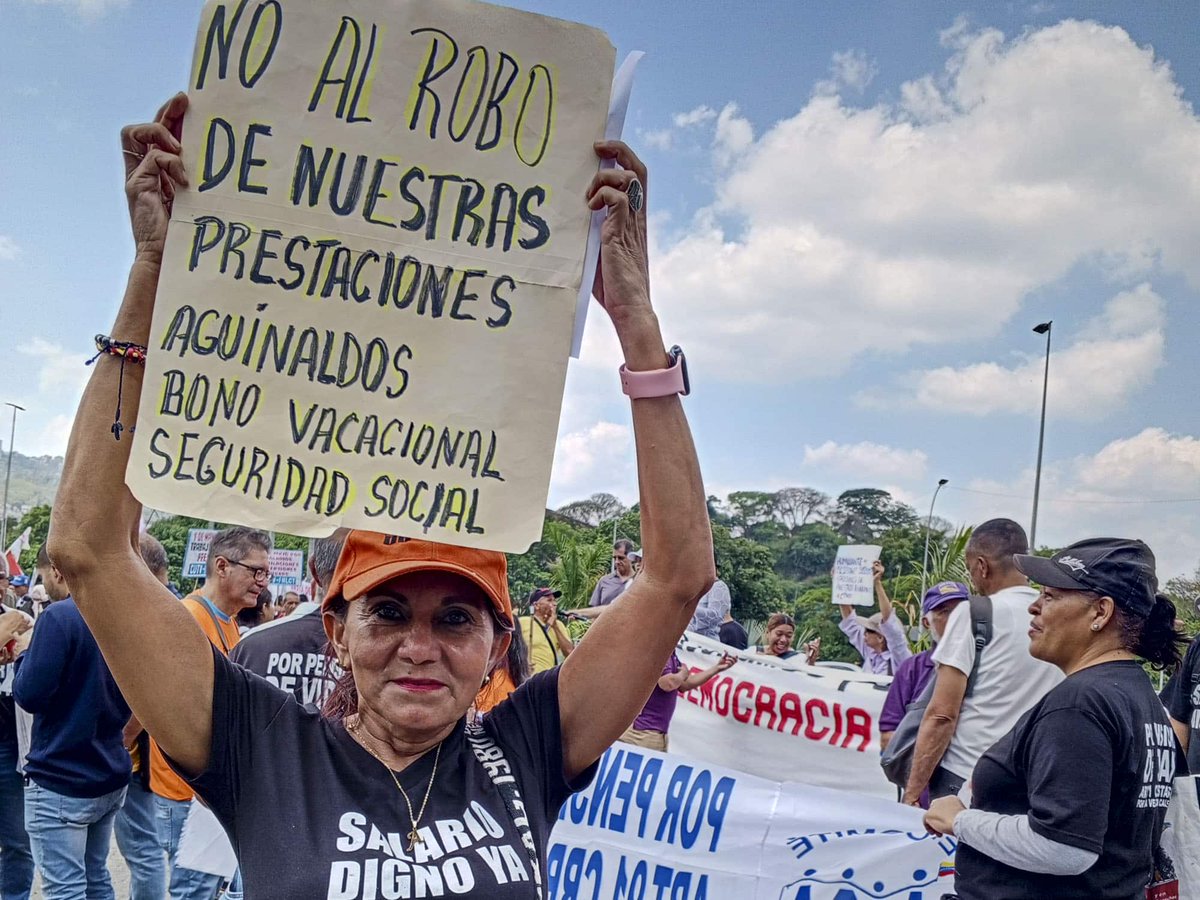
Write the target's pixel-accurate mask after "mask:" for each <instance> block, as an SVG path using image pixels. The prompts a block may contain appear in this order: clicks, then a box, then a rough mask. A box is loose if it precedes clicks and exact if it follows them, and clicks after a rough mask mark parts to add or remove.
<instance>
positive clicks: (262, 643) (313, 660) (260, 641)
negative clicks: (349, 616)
mask: <svg viewBox="0 0 1200 900" xmlns="http://www.w3.org/2000/svg"><path fill="white" fill-rule="evenodd" d="M327 643H328V639H327V638H326V637H325V626H324V624H323V623H322V621H321V610H320V609H319V608H315V609H313V610H312V611H311V612H308V613H304V614H303V615H297V614H296V613H293V614H292V615H290V616H288V617H287V618H286V619H276V620H275V621H273V622H268V623H267V624H265V625H260V626H259V627H258V628H254V629H252V630H251V631H249V632H248V633H247V634H246V635H244V636H243V637H242V639H241V640H240V641H238V642H237V646H236V647H234V648H233V649H232V650H230V651H229V658H230V659H231V660H233V661H234V662H235V663H237V664H238V665H239V666H245V667H246V668H247V669H249V670H250V671H251V672H253V673H254V674H255V675H261V676H263V677H264V678H266V679H267V681H269V682H271V684H273V685H275V686H276V687H278V688H283V689H284V690H285V691H291V692H292V693H293V694H295V695H296V699H297V700H299V701H300V702H301V703H311V704H313V705H314V706H316V707H317V708H318V709H320V708H321V706H322V705H323V704H324V703H325V700H326V699H327V698H328V697H329V695H330V694H331V693H332V692H333V688H334V686H335V684H336V683H337V679H338V677H339V676H340V675H341V672H342V670H341V667H340V666H339V665H338V664H337V662H336V661H335V660H334V659H332V658H331V657H329V656H327V655H326V653H325V645H326V644H327Z"/></svg>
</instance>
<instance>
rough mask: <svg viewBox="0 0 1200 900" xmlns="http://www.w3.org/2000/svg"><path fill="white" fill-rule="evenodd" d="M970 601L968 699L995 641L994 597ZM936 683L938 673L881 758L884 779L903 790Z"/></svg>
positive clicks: (906, 712) (906, 713)
mask: <svg viewBox="0 0 1200 900" xmlns="http://www.w3.org/2000/svg"><path fill="white" fill-rule="evenodd" d="M967 602H968V603H970V604H971V632H972V633H973V634H974V635H975V665H974V666H972V667H971V675H970V677H969V678H967V692H966V696H968V697H969V696H971V691H973V690H974V689H975V676H976V675H978V674H979V661H980V659H981V658H982V657H983V648H984V647H985V646H987V644H988V642H989V641H990V640H991V639H992V598H991V597H983V596H979V595H977V594H972V595H971V596H970V597H969V598H968V600H967ZM936 684H937V674H936V673H934V676H933V677H932V678H930V679H929V682H928V683H927V684H926V685H925V689H924V690H923V691H921V693H920V695H919V696H918V697H917V699H915V700H913V701H912V703H910V704H908V706H907V707H906V708H905V710H904V718H903V719H901V720H900V724H899V725H897V726H896V730H895V731H894V732H893V733H892V739H891V741H889V742H888V745H887V749H886V750H884V751H883V753H882V754H881V755H880V757H879V765H880V766H881V767H882V768H883V774H884V777H885V778H887V780H888V781H890V782H891V783H892V784H895V785H898V786H899V787H904V786H905V785H907V784H908V774H909V772H910V771H911V770H912V760H913V753H914V752H915V751H916V749H917V733H918V732H919V731H920V730H921V720H922V719H923V718H924V717H925V707H927V706H928V705H929V700H930V698H931V697H933V689H934V686H935V685H936Z"/></svg>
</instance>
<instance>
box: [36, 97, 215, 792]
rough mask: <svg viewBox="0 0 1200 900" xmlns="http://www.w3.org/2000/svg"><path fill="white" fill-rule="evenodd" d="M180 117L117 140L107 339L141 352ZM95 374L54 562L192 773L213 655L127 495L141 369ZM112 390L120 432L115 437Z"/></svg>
mask: <svg viewBox="0 0 1200 900" xmlns="http://www.w3.org/2000/svg"><path fill="white" fill-rule="evenodd" d="M186 109H187V97H186V96H184V95H183V94H179V95H176V96H175V97H173V98H172V99H171V100H169V101H168V102H167V104H166V105H165V106H164V107H163V108H162V109H161V110H159V114H158V116H157V118H156V121H155V122H152V123H149V124H145V125H134V126H130V127H128V128H126V129H124V130H123V131H122V132H121V149H122V153H123V157H124V160H125V193H126V196H127V198H128V201H129V214H130V220H131V223H132V226H133V237H134V242H135V245H136V255H135V257H134V261H133V266H132V268H131V269H130V272H129V283H128V285H127V287H126V289H125V297H124V299H123V300H122V302H121V308H120V310H119V311H118V313H117V318H116V323H115V324H114V325H113V329H112V334H111V336H112V338H113V339H114V340H118V341H132V342H134V343H136V344H142V345H145V344H148V343H149V338H150V319H151V314H152V312H153V309H154V295H155V291H156V290H157V288H158V274H159V268H160V266H161V264H162V253H163V245H164V243H165V241H166V236H167V221H168V218H169V216H170V204H171V201H172V199H173V198H174V196H175V186H176V185H186V184H187V179H186V176H185V174H184V168H183V162H182V160H181V158H180V156H179V152H180V149H181V147H180V143H179V139H180V137H181V135H182V122H183V114H184V111H185V110H186ZM150 352H151V353H153V352H154V350H153V348H151V349H150ZM92 369H93V371H92V376H91V379H90V380H89V381H88V385H87V388H86V390H85V391H84V393H83V399H82V400H81V401H80V404H79V412H78V413H77V414H76V416H75V425H74V427H73V428H72V430H71V440H70V444H69V445H68V447H67V459H66V463H65V464H64V467H63V476H62V481H61V482H60V484H59V488H58V496H57V498H56V500H55V503H54V513H53V517H52V520H51V524H50V547H49V552H50V558H51V559H52V560H53V561H54V565H55V566H57V567H58V569H59V570H60V571H61V572H62V573H63V574H64V575H65V576H66V578H67V581H68V583H69V584H70V585H71V590H72V594H73V596H74V598H75V601H76V603H77V604H78V605H79V609H80V611H81V612H82V613H83V617H84V619H85V620H86V622H87V624H88V627H89V628H90V629H91V631H92V634H94V635H95V637H96V641H97V643H99V645H100V649H101V650H102V651H103V653H104V658H105V660H106V661H107V662H108V665H109V668H110V669H111V670H112V673H113V676H114V677H115V678H116V680H117V684H118V685H120V688H121V692H122V693H123V694H124V695H125V699H126V700H127V701H128V702H129V705H130V707H131V708H132V709H133V711H134V713H135V714H136V715H137V717H138V718H139V719H140V720H141V721H142V722H143V723H144V724H145V726H146V728H147V729H148V730H149V731H150V733H151V734H153V735H154V737H155V739H156V740H157V741H158V742H159V744H160V745H161V747H162V749H163V750H164V751H165V752H166V753H167V754H169V755H170V756H171V757H172V758H173V759H174V760H175V761H176V762H177V763H179V764H180V765H181V766H182V767H183V768H184V769H185V770H186V771H188V772H192V773H199V772H200V771H202V770H203V769H204V768H205V766H206V764H207V762H208V753H209V740H210V737H211V734H212V690H213V663H212V651H211V650H210V648H209V644H208V641H207V640H206V639H205V637H204V634H203V633H202V632H201V631H200V629H199V628H198V627H197V626H196V623H195V620H193V619H192V617H191V616H190V615H188V613H187V611H186V610H185V609H184V608H183V606H182V605H181V604H180V603H179V602H178V601H177V600H176V599H175V597H174V596H173V595H172V594H171V593H170V591H168V590H167V589H166V588H165V587H163V585H162V584H161V583H160V582H159V581H158V579H157V578H155V577H154V576H153V575H152V574H151V573H150V570H149V569H147V568H146V564H145V563H144V562H143V561H142V557H141V554H140V553H139V550H138V525H139V520H140V517H141V505H140V504H139V503H138V502H137V500H135V499H134V497H133V495H132V494H131V493H130V492H129V489H128V488H127V487H126V486H125V466H126V463H127V462H128V460H129V448H130V445H131V444H132V436H131V432H132V431H133V427H134V425H135V424H136V420H137V406H138V400H139V398H140V396H141V393H142V374H143V373H142V367H141V366H138V365H135V364H131V363H129V362H125V364H124V366H122V360H120V359H118V358H116V357H114V356H108V355H101V356H100V357H99V358H98V359H97V360H96V362H95V364H94V365H93V367H92ZM118 390H120V391H121V408H122V416H121V421H122V423H123V425H124V433H123V434H120V432H118V434H120V440H115V439H114V430H115V429H114V428H113V411H114V407H115V405H116V400H117V392H118ZM114 585H120V590H114V589H113V586H114Z"/></svg>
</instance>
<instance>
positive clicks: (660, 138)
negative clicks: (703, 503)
mask: <svg viewBox="0 0 1200 900" xmlns="http://www.w3.org/2000/svg"><path fill="white" fill-rule="evenodd" d="M638 137H640V138H641V139H642V143H643V144H645V145H646V146H647V147H653V148H654V149H655V150H663V151H667V150H670V149H671V145H672V144H673V143H674V142H675V141H674V132H672V131H671V129H670V128H659V129H657V130H654V131H640V132H638Z"/></svg>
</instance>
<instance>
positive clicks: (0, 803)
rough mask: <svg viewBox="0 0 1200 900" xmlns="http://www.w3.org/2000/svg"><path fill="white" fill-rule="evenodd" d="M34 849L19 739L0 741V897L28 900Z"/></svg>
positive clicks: (10, 899) (31, 884)
mask: <svg viewBox="0 0 1200 900" xmlns="http://www.w3.org/2000/svg"><path fill="white" fill-rule="evenodd" d="M32 887H33V852H32V851H31V850H30V849H29V835H28V834H26V833H25V782H24V780H23V779H22V778H21V775H20V773H18V772H17V738H16V735H15V734H14V735H13V736H12V740H11V741H7V740H0V900H29V890H30V888H32Z"/></svg>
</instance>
